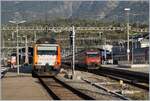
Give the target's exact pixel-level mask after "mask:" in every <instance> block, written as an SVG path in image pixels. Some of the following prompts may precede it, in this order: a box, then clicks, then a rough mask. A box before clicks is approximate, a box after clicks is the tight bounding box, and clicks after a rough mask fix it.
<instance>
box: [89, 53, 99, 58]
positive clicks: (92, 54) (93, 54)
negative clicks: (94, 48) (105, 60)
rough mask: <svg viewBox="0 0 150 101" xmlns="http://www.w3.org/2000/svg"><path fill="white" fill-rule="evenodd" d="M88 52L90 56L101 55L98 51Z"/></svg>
mask: <svg viewBox="0 0 150 101" xmlns="http://www.w3.org/2000/svg"><path fill="white" fill-rule="evenodd" d="M86 54H87V56H88V57H97V56H98V55H99V54H98V52H87V53H86Z"/></svg>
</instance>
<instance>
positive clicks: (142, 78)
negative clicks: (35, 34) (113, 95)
mask: <svg viewBox="0 0 150 101" xmlns="http://www.w3.org/2000/svg"><path fill="white" fill-rule="evenodd" d="M66 66H69V65H66ZM76 69H77V70H80V71H85V72H90V73H93V74H96V75H101V76H105V77H109V78H111V79H115V80H119V81H120V80H123V82H125V83H128V84H131V85H133V86H136V87H138V88H141V89H144V90H147V91H149V76H148V75H138V73H134V72H132V73H129V72H124V71H119V70H116V69H111V68H109V69H108V68H100V69H96V70H95V69H90V70H86V69H84V67H82V66H78V67H76Z"/></svg>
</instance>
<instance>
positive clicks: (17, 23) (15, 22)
mask: <svg viewBox="0 0 150 101" xmlns="http://www.w3.org/2000/svg"><path fill="white" fill-rule="evenodd" d="M9 22H10V23H13V24H16V32H17V47H16V48H17V54H16V55H17V74H18V75H19V47H18V31H19V30H18V25H19V24H20V23H24V22H26V21H24V20H22V21H9Z"/></svg>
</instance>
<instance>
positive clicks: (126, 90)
mask: <svg viewBox="0 0 150 101" xmlns="http://www.w3.org/2000/svg"><path fill="white" fill-rule="evenodd" d="M64 71H65V72H63V73H60V74H59V76H60V77H62V78H61V79H62V80H64V81H65V82H67V83H68V84H70V85H71V86H73V87H75V88H78V89H80V90H81V91H83V92H85V93H86V94H89V95H91V96H93V97H95V98H96V99H97V100H119V98H116V97H115V96H113V95H111V94H108V93H106V92H105V91H103V90H100V89H98V88H96V87H94V86H92V85H90V84H87V83H86V82H84V81H82V80H81V78H86V79H88V80H90V81H92V82H94V83H99V84H100V85H101V86H104V87H106V88H108V89H110V90H112V91H122V93H123V94H124V95H125V96H127V97H129V98H131V99H133V100H148V99H149V98H148V97H149V92H147V91H145V90H142V89H139V88H137V87H134V86H131V85H128V84H125V83H123V84H122V85H121V84H120V82H118V81H115V80H112V79H110V78H108V77H103V76H98V75H95V74H91V73H88V72H83V71H76V72H75V73H76V77H75V79H74V80H71V79H68V78H67V76H66V75H68V74H71V71H70V70H64Z"/></svg>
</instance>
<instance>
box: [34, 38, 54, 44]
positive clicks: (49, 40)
mask: <svg viewBox="0 0 150 101" xmlns="http://www.w3.org/2000/svg"><path fill="white" fill-rule="evenodd" d="M56 43H57V42H56V40H55V39H54V38H49V37H44V38H40V39H38V40H37V41H36V44H56Z"/></svg>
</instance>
